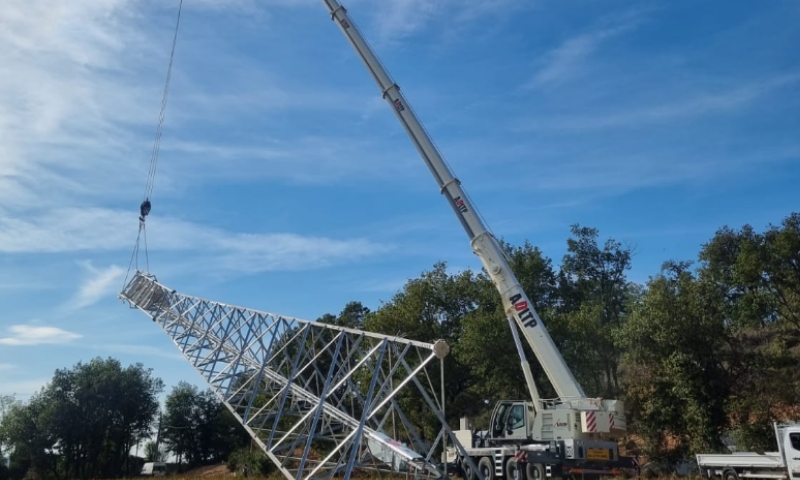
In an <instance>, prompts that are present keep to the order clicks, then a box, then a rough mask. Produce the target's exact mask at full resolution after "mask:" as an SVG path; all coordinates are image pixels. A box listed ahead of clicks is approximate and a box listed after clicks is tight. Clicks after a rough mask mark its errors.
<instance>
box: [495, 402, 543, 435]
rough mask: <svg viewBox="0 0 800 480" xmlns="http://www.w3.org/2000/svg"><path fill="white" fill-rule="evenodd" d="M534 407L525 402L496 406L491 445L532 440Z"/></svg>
mask: <svg viewBox="0 0 800 480" xmlns="http://www.w3.org/2000/svg"><path fill="white" fill-rule="evenodd" d="M532 424H533V405H531V404H530V402H524V401H500V402H498V403H497V404H496V405H495V406H494V410H493V411H492V417H491V424H490V425H491V428H490V430H489V443H490V444H500V443H504V442H518V441H520V440H530V439H531V434H530V432H531V426H532Z"/></svg>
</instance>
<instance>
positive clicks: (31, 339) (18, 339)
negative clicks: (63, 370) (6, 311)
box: [0, 325, 83, 346]
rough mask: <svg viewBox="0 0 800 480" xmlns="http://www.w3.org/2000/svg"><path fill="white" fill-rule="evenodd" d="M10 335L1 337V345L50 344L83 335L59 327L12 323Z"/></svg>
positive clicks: (9, 329)
mask: <svg viewBox="0 0 800 480" xmlns="http://www.w3.org/2000/svg"><path fill="white" fill-rule="evenodd" d="M8 333H9V334H10V336H7V337H0V345H14V346H19V345H50V344H63V343H69V342H71V341H73V340H76V339H78V338H81V337H83V335H79V334H77V333H73V332H68V331H66V330H63V329H61V328H58V327H39V326H33V325H12V326H10V327H8Z"/></svg>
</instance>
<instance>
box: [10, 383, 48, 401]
mask: <svg viewBox="0 0 800 480" xmlns="http://www.w3.org/2000/svg"><path fill="white" fill-rule="evenodd" d="M49 382H50V379H49V378H37V379H33V380H5V379H4V380H3V381H2V382H0V395H14V396H15V397H17V399H18V400H24V399H25V398H24V397H28V396H30V395H31V394H33V393H36V392H38V391H39V390H41V389H42V387H44V386H46V385H47V384H48V383H49Z"/></svg>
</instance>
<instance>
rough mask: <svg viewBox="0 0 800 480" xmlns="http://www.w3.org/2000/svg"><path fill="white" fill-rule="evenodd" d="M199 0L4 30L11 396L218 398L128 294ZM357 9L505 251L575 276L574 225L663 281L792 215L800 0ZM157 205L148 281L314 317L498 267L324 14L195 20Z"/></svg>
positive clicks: (3, 213)
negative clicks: (87, 376)
mask: <svg viewBox="0 0 800 480" xmlns="http://www.w3.org/2000/svg"><path fill="white" fill-rule="evenodd" d="M177 5H178V2H177V0H175V1H163V0H104V1H102V2H100V1H96V0H71V1H70V2H61V1H56V0H6V1H5V2H4V3H3V9H0V65H2V69H3V72H2V75H0V305H1V306H2V312H3V313H2V314H1V315H0V393H2V394H7V393H17V394H18V397H19V398H21V399H25V398H27V396H28V395H29V394H30V393H32V392H33V391H35V390H36V389H38V388H39V387H41V386H42V385H43V384H44V383H45V382H46V381H47V380H48V379H49V378H50V377H51V376H52V374H53V371H54V370H55V369H57V368H63V367H71V366H72V365H74V364H75V363H76V362H78V361H81V360H82V361H87V360H89V359H91V358H92V357H95V356H103V357H105V356H114V357H117V358H119V359H121V360H122V361H123V362H124V363H125V364H128V363H132V362H142V363H144V364H145V365H146V366H149V367H153V368H154V369H155V373H156V375H158V376H160V377H161V378H163V379H164V380H165V382H166V383H167V385H168V387H171V386H172V385H174V384H176V383H177V382H178V381H179V380H181V379H185V380H189V381H191V382H193V383H198V384H199V382H201V379H200V377H199V376H198V375H197V374H196V373H195V372H194V370H193V369H192V368H191V367H190V366H189V364H188V362H186V361H184V360H183V359H182V358H181V357H180V356H179V355H178V354H177V350H176V349H175V347H174V346H173V345H172V344H171V343H170V342H169V340H168V338H167V337H166V336H165V335H164V334H163V333H162V332H161V331H160V330H159V329H158V328H157V327H156V326H155V325H154V324H153V323H152V322H150V321H149V320H148V319H147V318H146V317H145V316H144V315H142V314H141V313H137V312H136V311H132V310H129V309H128V308H126V307H125V306H124V305H122V304H121V303H120V302H119V301H118V300H117V298H116V292H118V291H119V290H120V288H121V287H122V284H123V279H124V276H125V273H126V270H127V267H128V260H129V258H130V253H131V249H132V247H133V242H134V240H135V237H136V231H137V214H138V205H139V202H140V200H141V196H142V192H143V191H144V186H145V181H146V175H147V168H148V161H149V158H150V152H151V148H152V143H153V135H154V131H155V127H156V121H157V118H158V113H159V107H160V103H161V91H162V88H163V81H164V75H165V69H166V64H167V59H168V55H169V48H170V42H171V39H172V28H173V25H174V20H175V13H176V8H177ZM345 6H346V7H348V9H349V12H350V14H351V15H352V18H353V19H354V21H355V22H356V23H357V24H358V25H359V26H360V27H361V29H362V30H363V32H364V33H365V35H366V36H367V38H368V40H369V41H370V43H371V44H372V45H373V47H374V48H375V49H376V51H377V53H378V55H379V57H380V58H381V59H382V61H383V63H384V64H385V65H386V66H387V68H388V69H389V71H390V73H391V74H392V75H393V77H394V78H395V80H396V81H397V82H398V84H399V85H400V86H401V88H402V89H403V91H404V93H405V94H406V96H407V98H408V99H409V101H410V103H411V105H412V106H413V107H414V109H415V111H416V112H417V113H418V114H419V116H420V117H421V119H422V121H423V123H424V124H425V125H426V127H427V128H428V130H429V131H430V132H431V134H432V136H433V138H434V140H435V142H436V143H437V144H438V146H439V147H440V149H441V151H442V153H443V155H444V156H445V158H447V160H448V161H449V163H450V164H451V166H452V167H453V169H454V170H455V173H456V174H457V176H458V177H459V178H460V179H461V180H462V182H463V185H464V187H465V188H466V190H467V192H469V194H470V195H471V196H472V198H473V200H474V202H475V203H476V204H477V206H478V207H479V208H480V210H481V212H482V213H483V215H484V216H485V218H486V219H487V221H488V223H489V225H490V226H491V228H492V229H493V230H494V231H495V233H496V234H497V235H498V236H502V237H504V238H506V239H507V240H509V241H511V242H514V243H521V242H523V241H524V240H525V239H529V240H530V241H531V242H532V243H533V244H535V245H538V246H539V247H540V248H542V249H543V250H544V251H545V253H546V254H547V255H549V256H550V257H551V258H553V260H554V262H555V263H556V264H558V263H559V262H560V258H561V255H562V254H563V252H564V249H565V240H566V238H567V236H568V233H569V225H570V224H572V223H576V222H577V223H581V224H584V225H589V226H594V227H598V228H599V229H600V231H601V234H602V235H603V238H605V236H607V235H610V236H613V237H614V238H616V239H618V240H621V241H624V242H628V243H630V244H631V245H635V247H636V257H635V259H634V268H633V271H632V272H631V273H630V275H631V278H632V279H635V280H639V281H644V280H646V278H647V277H648V275H651V274H654V273H656V272H657V271H658V268H659V266H660V264H661V262H662V261H663V260H666V259H670V258H672V259H693V258H695V255H696V253H697V251H698V248H699V246H700V244H701V243H702V242H704V241H706V240H707V239H709V238H710V237H711V236H712V235H713V233H714V231H715V230H716V229H717V228H718V227H719V226H721V225H725V224H727V225H730V226H732V227H740V226H741V225H743V224H745V223H750V224H752V225H754V226H755V227H757V228H759V229H761V228H764V227H765V226H766V225H767V224H768V223H770V222H772V223H778V222H780V221H781V219H782V218H784V217H785V216H786V215H788V214H789V213H790V212H791V211H792V209H797V204H798V202H797V200H798V194H797V186H796V185H797V183H798V180H800V162H798V160H800V135H798V133H800V115H799V114H798V112H800V110H799V109H798V107H800V95H798V94H800V88H799V87H800V61H799V60H800V57H798V54H797V45H800V30H798V29H797V28H796V26H797V24H798V22H800V4H798V3H797V2H794V1H790V0H784V1H771V2H760V3H758V4H757V5H756V4H755V3H753V2H745V1H724V2H723V1H711V2H703V3H697V2H688V1H680V2H673V1H660V2H657V1H646V2H635V3H634V2H620V1H614V0H600V1H597V2H577V1H574V0H566V1H560V2H556V1H552V0H492V1H486V0H481V1H477V0H436V1H434V0H380V1H366V0H351V1H348V2H346V3H345ZM154 190H155V192H154V197H153V211H152V213H151V216H150V217H149V219H148V230H147V231H148V242H149V247H150V249H149V251H150V267H151V271H152V272H153V273H155V274H156V275H157V276H158V278H159V280H160V281H162V282H164V283H166V284H167V285H169V286H171V287H173V288H176V289H177V290H178V291H181V292H184V293H187V294H192V295H196V296H201V297H206V298H211V299H215V300H219V301H222V302H226V303H233V304H240V305H245V306H248V307H252V308H257V309H261V310H266V311H270V312H276V313H282V314H286V315H292V316H296V317H300V318H309V319H314V318H317V317H318V316H320V315H322V314H323V313H326V312H333V313H336V312H338V311H339V310H340V309H341V308H342V306H343V305H344V304H345V303H346V302H347V301H350V300H361V301H362V302H363V303H364V304H365V305H367V306H369V307H370V308H376V307H378V306H379V305H380V302H381V300H388V299H389V298H391V296H392V294H393V293H394V292H395V291H396V290H397V289H398V288H400V287H401V286H402V284H403V283H404V281H405V280H406V279H407V278H410V277H415V276H418V275H419V274H420V272H421V271H423V270H425V269H428V268H430V267H431V266H432V265H433V263H434V262H436V261H438V260H446V261H447V262H448V263H449V264H450V266H451V268H452V269H453V270H454V271H455V270H459V269H462V268H465V267H471V268H478V267H479V264H478V263H477V261H476V259H475V258H474V256H473V255H472V252H471V250H470V248H469V244H468V241H467V239H466V237H465V236H464V234H463V232H462V231H461V229H460V226H459V224H458V222H457V220H456V218H455V216H454V215H453V213H452V212H451V211H450V210H449V207H448V206H447V204H446V202H445V200H444V199H443V198H441V195H440V194H439V193H438V189H437V187H436V185H435V182H434V181H433V179H432V178H431V176H430V174H429V172H428V170H427V168H426V167H425V166H424V164H423V163H422V161H421V159H420V158H419V156H418V154H417V152H416V151H415V150H414V149H413V147H412V145H411V143H410V141H409V140H408V138H407V137H406V135H405V133H404V132H403V131H402V130H401V127H400V125H399V124H398V122H397V121H396V119H395V118H394V115H393V114H392V112H391V110H390V108H389V107H388V106H387V105H386V104H384V103H383V101H382V100H381V98H380V94H379V92H378V89H377V87H376V85H375V84H374V83H373V81H372V79H371V78H370V77H369V75H368V74H367V71H366V70H365V68H364V67H363V66H362V64H361V63H360V61H359V60H358V58H357V57H356V55H355V53H354V52H353V50H352V49H351V47H350V46H349V44H348V43H347V42H346V40H345V39H344V37H343V36H342V34H341V33H340V32H339V31H338V29H337V27H336V26H335V24H333V23H332V22H331V21H330V17H329V16H328V14H327V12H326V10H325V8H324V6H323V5H322V3H321V2H320V1H319V0H263V1H258V2H256V1H255V0H225V1H212V0H185V2H184V10H183V17H182V23H181V31H180V36H179V41H178V48H177V52H176V58H175V66H174V70H173V76H172V84H171V90H170V97H169V104H168V107H167V116H166V121H165V124H164V131H163V136H162V139H161V152H160V156H159V167H158V172H157V175H156V181H155V188H154Z"/></svg>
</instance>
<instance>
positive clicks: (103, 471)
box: [40, 358, 163, 478]
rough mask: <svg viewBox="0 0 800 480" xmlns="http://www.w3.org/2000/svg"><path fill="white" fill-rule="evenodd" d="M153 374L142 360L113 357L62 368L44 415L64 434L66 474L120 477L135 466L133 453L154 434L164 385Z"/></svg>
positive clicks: (59, 435)
mask: <svg viewBox="0 0 800 480" xmlns="http://www.w3.org/2000/svg"><path fill="white" fill-rule="evenodd" d="M151 375H152V370H151V369H146V368H144V366H142V365H141V364H134V365H130V366H128V367H125V368H123V367H122V365H121V363H120V362H119V360H116V359H113V358H108V359H105V360H103V359H101V358H95V359H93V360H91V361H90V362H88V363H82V362H79V363H78V364H76V365H75V366H74V367H73V368H71V369H59V370H56V372H55V375H54V376H53V379H52V381H51V382H50V384H49V385H48V387H47V389H45V391H44V392H43V398H44V399H45V401H46V405H47V407H46V408H45V409H44V410H43V412H42V415H41V418H40V420H41V421H42V422H43V424H44V425H46V430H47V432H48V433H49V434H50V435H52V436H54V437H55V438H57V439H58V445H59V451H61V452H62V454H61V465H60V469H61V471H63V473H64V475H65V476H68V477H71V478H90V477H93V478H97V477H100V476H102V477H114V476H118V475H120V474H123V473H126V472H128V471H129V470H130V469H131V468H130V465H129V458H130V455H129V452H130V450H131V448H132V447H133V445H135V444H136V443H138V442H139V441H141V440H142V439H144V438H147V437H148V436H149V435H150V434H151V433H152V427H153V425H152V422H153V418H154V416H155V414H156V412H157V411H158V399H157V395H158V394H159V393H160V392H161V390H162V388H163V382H162V381H161V380H160V379H157V378H153V377H152V376H151Z"/></svg>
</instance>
